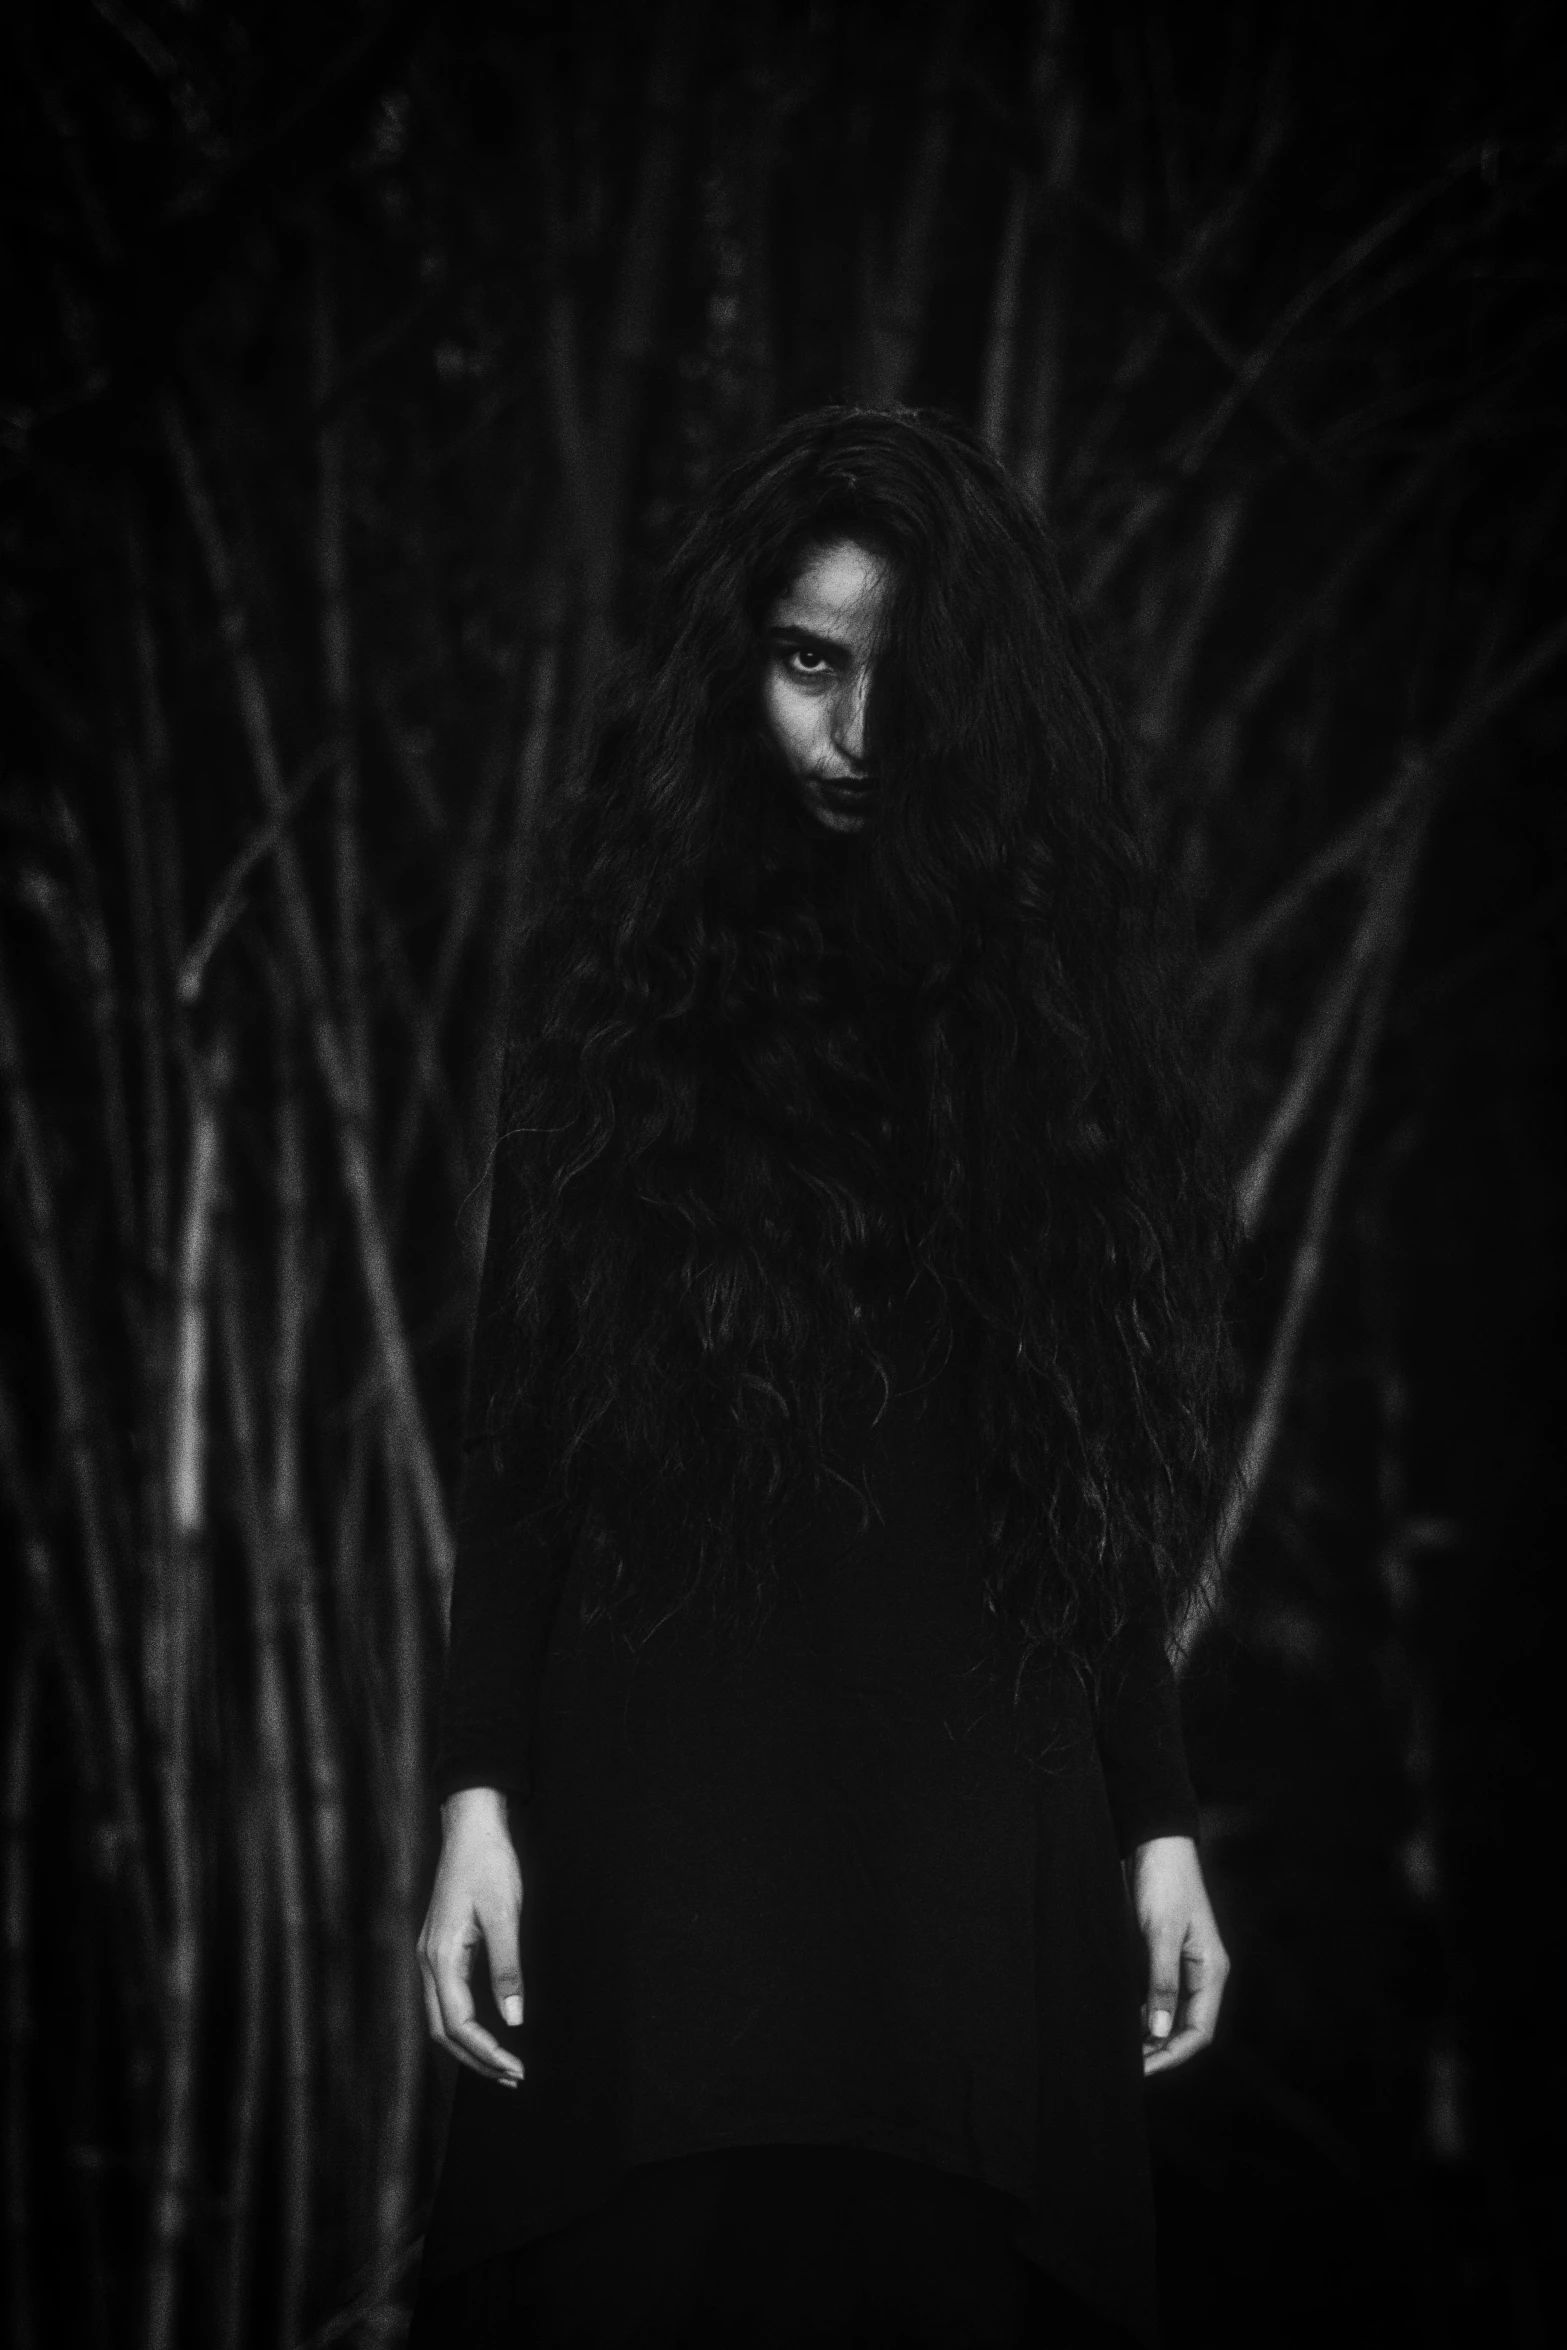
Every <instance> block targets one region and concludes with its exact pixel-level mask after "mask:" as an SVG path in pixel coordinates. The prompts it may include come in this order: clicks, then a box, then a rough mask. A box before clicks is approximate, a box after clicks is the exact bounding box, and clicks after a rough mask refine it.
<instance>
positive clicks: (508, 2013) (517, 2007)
mask: <svg viewBox="0 0 1567 2350" xmlns="http://www.w3.org/2000/svg"><path fill="white" fill-rule="evenodd" d="M501 2013H502V2015H503V2016H504V2017H505V2018H506V2021H507V2022H508V2023H509V2024H520V2023H521V2021H522V2001H521V2000H520V1999H519V1998H518V1997H517V1994H516V1992H515V1991H514V1992H513V1993H512V1995H511V1997H510V1998H509V1999H503V2000H502V2001H501Z"/></svg>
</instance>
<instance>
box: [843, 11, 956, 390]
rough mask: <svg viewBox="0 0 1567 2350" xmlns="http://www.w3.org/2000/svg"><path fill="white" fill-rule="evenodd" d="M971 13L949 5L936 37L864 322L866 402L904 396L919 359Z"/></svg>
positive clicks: (862, 375) (940, 17) (862, 381)
mask: <svg viewBox="0 0 1567 2350" xmlns="http://www.w3.org/2000/svg"><path fill="white" fill-rule="evenodd" d="M967 14H968V10H967V6H966V4H965V0H945V4H944V5H943V6H942V8H941V9H940V11H939V13H938V15H937V21H936V24H935V28H934V31H933V33H932V36H931V43H930V51H929V55H928V57H927V60H926V67H925V76H924V88H923V93H922V99H921V107H920V118H919V124H918V127H917V129H916V132H915V137H914V153H913V156H912V158H911V161H910V164H909V173H908V178H907V180H906V182H905V184H904V191H903V203H902V206H901V208H900V212H899V216H898V227H897V234H896V237H895V239H894V244H893V252H892V259H891V263H890V265H889V267H888V269H887V271H886V273H885V275H884V276H882V277H881V278H880V280H879V282H878V283H877V285H876V287H875V290H874V293H873V297H872V301H871V305H870V309H869V312H868V315H867V316H866V319H865V323H864V334H863V344H864V356H863V358H862V360H861V364H860V389H861V395H862V397H863V398H864V399H866V400H868V401H872V402H877V403H881V402H887V401H892V400H899V399H901V398H902V397H903V394H904V391H905V390H906V388H907V385H908V381H909V378H910V376H911V375H912V373H913V371H914V365H915V361H916V359H917V358H918V356H919V345H920V338H921V336H922V334H923V333H924V329H925V312H926V306H927V303H928V301H929V297H930V280H931V270H932V259H933V248H934V245H935V237H936V221H937V216H938V214H939V211H940V207H941V192H942V188H943V186H944V184H945V181H946V176H947V157H948V153H949V151H950V149H951V145H952V96H953V89H954V85H955V83H956V80H957V69H958V58H959V55H960V52H961V49H962V43H963V31H964V22H965V18H966V16H967Z"/></svg>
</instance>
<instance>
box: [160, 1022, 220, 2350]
mask: <svg viewBox="0 0 1567 2350" xmlns="http://www.w3.org/2000/svg"><path fill="white" fill-rule="evenodd" d="M227 1076H228V1068H227V1054H226V1048H225V1047H224V1046H222V1045H219V1046H218V1047H217V1048H215V1050H214V1051H213V1052H212V1053H211V1054H210V1055H209V1056H208V1057H207V1059H206V1060H205V1061H204V1062H198V1063H197V1065H196V1067H195V1070H194V1077H195V1089H194V1098H193V1100H192V1102H191V1136H190V1155H189V1162H188V1167H187V1173H186V1183H185V1212H184V1219H183V1225H182V1230H181V1236H180V1250H179V1261H178V1269H177V1276H176V1291H175V1327H174V1362H173V1373H174V1376H173V1381H172V1386H171V1391H170V1397H169V1431H168V1463H169V1534H170V1546H169V1591H168V1594H167V1601H166V1607H167V1615H166V1620H167V1625H168V1649H169V1691H168V1697H169V1703H168V1712H167V1715H166V1717H165V1719H164V1722H163V1724H162V1726H161V1727H162V1738H161V1742H160V1743H161V1754H160V1758H159V1761H160V1769H159V1779H160V1783H161V1794H162V1808H163V1837H164V1860H165V1868H166V1871H167V1879H168V1911H169V1920H168V1936H167V1942H166V1945H165V1952H164V1970H163V2004H164V2035H165V2039H164V2059H163V2118H162V2130H161V2135H160V2143H159V2147H158V2155H157V2163H156V2169H155V2173H154V2181H153V2192H152V2217H151V2226H150V2243H149V2249H148V2262H147V2313H146V2337H145V2338H146V2342H147V2350H171V2346H172V2344H173V2343H174V2341H175V2333H176V2310H177V2297H178V2288H179V2260H180V2253H181V2249H182V2247H183V2245H184V2241H185V2233H186V2229H187V2227H188V2225H189V2218H190V2201H191V2192H192V2177H193V2172H194V2167H195V2129H196V2115H195V2100H196V2033H197V2009H198V2001H199V1998H200V1993H201V1956H202V1937H201V1915H200V1908H201V1880H200V1863H199V1856H198V1825H197V1817H196V1802H195V1796H194V1791H193V1788H192V1784H191V1767H190V1752H191V1730H192V1717H193V1713H194V1706H195V1688H194V1682H195V1675H196V1654H195V1640H194V1628H195V1621H196V1589H195V1587H196V1582H197V1579H198V1577H199V1576H200V1574H201V1571H202V1566H203V1562H204V1553H205V1547H206V1532H207V1508H206V1489H207V1480H206V1455H207V1418H208V1384H209V1383H208V1376H207V1293H208V1286H209V1279H210V1272H211V1263H212V1231H213V1224H214V1220H215V1218H216V1214H217V1204H218V1190H219V1183H220V1164H221V1128H220V1123H219V1106H220V1102H221V1098H222V1091H223V1087H224V1085H225V1083H226V1081H227Z"/></svg>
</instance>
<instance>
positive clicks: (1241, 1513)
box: [1170, 926, 1400, 1673]
mask: <svg viewBox="0 0 1567 2350" xmlns="http://www.w3.org/2000/svg"><path fill="white" fill-rule="evenodd" d="M1399 943H1400V941H1399V934H1398V930H1397V928H1396V926H1395V927H1393V928H1391V929H1389V930H1388V931H1387V932H1385V933H1384V936H1383V942H1382V959H1381V961H1380V964H1379V966H1378V968H1377V971H1376V974H1375V976H1374V978H1373V979H1372V981H1371V983H1370V985H1369V986H1368V988H1367V990H1366V995H1365V1000H1364V1002H1363V1003H1362V1005H1361V1011H1360V1018H1359V1020H1358V1022H1357V1023H1356V1028H1355V1040H1354V1044H1353V1046H1352V1048H1351V1050H1350V1054H1349V1058H1348V1061H1347V1062H1346V1064H1345V1069H1344V1075H1343V1078H1342V1080H1341V1082H1340V1085H1339V1092H1338V1099H1337V1101H1336V1102H1335V1104H1334V1109H1333V1116H1332V1119H1331V1121H1330V1123H1329V1126H1328V1132H1327V1137H1326V1140H1325V1141H1324V1143H1323V1147H1322V1156H1321V1158H1320V1159H1319V1161H1318V1163H1317V1172H1316V1177H1315V1180H1314V1181H1313V1184H1312V1188H1311V1197H1310V1200H1309V1202H1308V1205H1307V1209H1306V1216H1305V1221H1304V1223H1303V1225H1302V1227H1301V1232H1300V1238H1299V1240H1298V1242H1297V1244H1296V1249H1295V1256H1294V1262H1293V1263H1292V1265H1291V1267H1290V1277H1289V1286H1288V1289H1287V1290H1286V1293H1285V1299H1284V1307H1283V1311H1282V1312H1281V1313H1280V1315H1279V1319H1278V1321H1277V1323H1276V1325H1275V1327H1274V1333H1273V1344H1272V1347H1271V1350H1270V1352H1269V1356H1268V1363H1267V1368H1266V1370H1265V1372H1264V1373H1263V1378H1262V1384H1261V1387H1260V1389H1259V1390H1258V1393H1257V1396H1256V1399H1255V1401H1254V1403H1253V1406H1252V1414H1251V1420H1250V1423H1249V1425H1248V1427H1247V1430H1246V1438H1245V1442H1244V1445H1243V1446H1242V1449H1241V1457H1240V1460H1239V1462H1238V1464H1237V1466H1236V1470H1235V1474H1234V1476H1233V1477H1232V1479H1231V1482H1230V1489H1229V1493H1228V1495H1227V1496H1226V1499H1225V1504H1224V1509H1223V1511H1222V1513H1221V1515H1220V1519H1219V1524H1218V1527H1217V1530H1216V1532H1215V1535H1214V1539H1213V1544H1212V1548H1211V1549H1210V1552H1209V1555H1208V1561H1207V1566H1206V1569H1205V1572H1204V1575H1203V1579H1202V1582H1201V1584H1200V1586H1199V1587H1198V1589H1197V1591H1196V1592H1195V1593H1194V1594H1193V1595H1192V1598H1191V1599H1190V1601H1189V1602H1188V1604H1187V1606H1186V1608H1185V1610H1184V1612H1183V1614H1182V1616H1181V1618H1180V1621H1179V1622H1178V1623H1177V1625H1176V1627H1175V1630H1174V1632H1173V1634H1172V1637H1171V1642H1170V1654H1171V1658H1172V1661H1173V1663H1174V1665H1175V1669H1176V1671H1177V1672H1178V1673H1179V1672H1184V1671H1185V1670H1186V1668H1187V1666H1188V1665H1189V1664H1190V1662H1191V1659H1192V1656H1193V1654H1194V1652H1195V1650H1196V1647H1197V1645H1198V1642H1199V1641H1200V1639H1201V1637H1202V1634H1203V1632H1204V1631H1205V1630H1206V1629H1207V1628H1208V1627H1209V1626H1210V1625H1211V1624H1212V1623H1213V1622H1214V1620H1215V1619H1216V1617H1217V1615H1218V1611H1219V1608H1220V1605H1221V1603H1222V1600H1223V1596H1224V1586H1225V1579H1226V1576H1227V1573H1228V1570H1229V1567H1230V1563H1231V1561H1232V1559H1233V1558H1234V1555H1235V1552H1236V1549H1237V1546H1238V1545H1239V1542H1240V1538H1241V1535H1242V1534H1243V1533H1244V1532H1245V1529H1246V1526H1247V1523H1248V1521H1249V1519H1250V1516H1251V1512H1252V1509H1253V1507H1254V1505H1255V1502H1256V1499H1257V1495H1258V1493H1259V1492H1260V1491H1261V1488H1262V1484H1263V1480H1264V1478H1265V1477H1266V1475H1267V1471H1268V1465H1269V1463H1270V1462H1271V1460H1272V1458H1273V1454H1274V1450H1275V1448H1276V1446H1277V1444H1278V1439H1279V1434H1280V1431H1281V1429H1282V1427H1283V1425H1284V1407H1285V1403H1286V1400H1287V1398H1288V1394H1289V1387H1290V1381H1291V1378H1292V1376H1293V1374H1294V1369H1295V1362H1296V1358H1297V1356H1298V1354H1299V1351H1300V1342H1301V1336H1302V1333H1303V1331H1304V1329H1305V1326H1306V1321H1307V1318H1308V1316H1309V1314H1310V1312H1311V1308H1312V1305H1313V1304H1314V1302H1315V1299H1316V1295H1317V1290H1318V1287H1319V1286H1320V1283H1321V1279H1322V1272H1323V1267H1324V1265H1325V1263H1326V1259H1327V1245H1328V1236H1329V1232H1330V1230H1331V1227H1332V1222H1333V1214H1334V1210H1335V1208H1336V1206H1337V1203H1338V1196H1339V1192H1340V1190H1341V1188H1342V1185H1343V1180H1344V1175H1345V1171H1346V1169H1347V1167H1348V1165H1349V1157H1350V1152H1351V1150H1352V1148H1353V1146H1354V1141H1355V1136H1356V1134H1357V1132H1358V1131H1359V1127H1360V1120H1361V1116H1362V1113H1363V1112H1364V1109H1365V1105H1366V1097H1367V1094H1368V1091H1369V1088H1370V1082H1371V1073H1372V1069H1373V1066H1374V1064H1375V1060H1376V1053H1377V1047H1378V1045H1379V1044H1380V1042H1381V1038H1382V1029H1383V1024H1384V1021H1385V1019H1386V1014H1387V1006H1388V999H1389V996H1390V993H1391V989H1392V982H1393V976H1394V972H1395V970H1396V968H1397V955H1398V947H1399Z"/></svg>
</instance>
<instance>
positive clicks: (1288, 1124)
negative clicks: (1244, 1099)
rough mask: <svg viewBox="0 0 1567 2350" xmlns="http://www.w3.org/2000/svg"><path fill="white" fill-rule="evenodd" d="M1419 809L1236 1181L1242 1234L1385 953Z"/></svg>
mask: <svg viewBox="0 0 1567 2350" xmlns="http://www.w3.org/2000/svg"><path fill="white" fill-rule="evenodd" d="M1402 796H1403V798H1404V799H1405V801H1406V802H1407V801H1409V800H1410V799H1416V800H1417V801H1419V800H1423V801H1425V802H1426V803H1427V805H1428V804H1429V798H1430V783H1429V777H1428V773H1427V770H1426V769H1425V767H1424V766H1423V765H1422V764H1419V763H1413V764H1412V767H1411V771H1410V774H1409V777H1408V778H1407V779H1406V780H1405V781H1404V783H1403V785H1402ZM1425 812H1426V810H1425V809H1424V808H1417V813H1416V814H1415V816H1414V817H1413V819H1412V820H1411V823H1410V825H1409V827H1408V829H1407V831H1406V834H1405V838H1404V839H1403V840H1402V841H1401V842H1400V843H1399V844H1398V846H1397V847H1396V848H1394V849H1392V850H1391V851H1390V852H1389V853H1388V854H1387V856H1386V857H1385V859H1384V862H1383V867H1382V871H1381V873H1380V874H1379V875H1378V876H1377V878H1376V880H1375V881H1374V883H1373V884H1372V887H1371V888H1370V890H1369V891H1368V893H1367V898H1366V904H1365V909H1364V911H1363V913H1362V915H1361V918H1360V921H1359V922H1358V923H1357V925H1356V927H1355V932H1354V936H1353V937H1352V939H1351V940H1350V945H1349V951H1348V953H1347V954H1346V955H1345V957H1344V960H1343V962H1342V964H1341V965H1340V967H1339V969H1338V970H1337V971H1336V972H1335V973H1334V975H1333V978H1332V979H1331V980H1330V981H1329V983H1328V986H1327V987H1326V989H1325V990H1324V991H1323V994H1322V997H1321V999H1320V1001H1319V1003H1318V1006H1317V1009H1316V1011H1315V1013H1314V1014H1313V1016H1312V1018H1311V1019H1310V1020H1309V1021H1308V1023H1307V1025H1306V1028H1305V1030H1304V1032H1303V1034H1302V1036H1301V1038H1300V1042H1299V1044H1298V1046H1297V1048H1296V1053H1295V1059H1294V1062H1293V1064H1292V1066H1291V1069H1290V1074H1289V1079H1288V1082H1287V1083H1286V1085H1285V1087H1284V1090H1283V1092H1282V1094H1281V1095H1280V1097H1279V1100H1278V1102H1277V1104H1276V1105H1275V1107H1274V1111H1273V1115H1272V1117H1271V1118H1270V1119H1269V1120H1268V1124H1267V1127H1266V1129H1265V1130H1264V1133H1263V1136H1262V1139H1261V1141H1260V1142H1259V1143H1258V1145H1257V1147H1256V1149H1255V1150H1254V1151H1253V1153H1252V1155H1251V1158H1250V1159H1249V1161H1248V1162H1247V1165H1246V1168H1245V1171H1244V1172H1243V1174H1242V1176H1241V1178H1240V1181H1239V1183H1238V1184H1237V1186H1236V1214H1237V1217H1238V1220H1239V1223H1240V1228H1241V1231H1242V1233H1243V1234H1244V1235H1245V1236H1246V1237H1247V1238H1250V1236H1251V1235H1252V1234H1253V1233H1255V1232H1256V1230H1257V1227H1258V1225H1259V1224H1260V1223H1261V1221H1262V1214H1263V1210H1264V1208H1265V1207H1266V1205H1267V1200H1268V1195H1269V1193H1270V1191H1271V1190H1272V1188H1273V1181H1274V1177H1275V1176H1276V1175H1277V1173H1278V1169H1279V1163H1280V1161H1281V1160H1282V1158H1283V1156H1284V1153H1285V1152H1286V1150H1288V1148H1289V1146H1290V1143H1291V1142H1292V1141H1293V1140H1294V1138H1295V1136H1296V1135H1297V1134H1298V1133H1299V1131H1300V1129H1301V1127H1302V1126H1303V1125H1304V1123H1305V1121H1306V1119H1307V1118H1308V1117H1309V1115H1310V1113H1311V1108H1312V1104H1313V1103H1314V1102H1315V1100H1316V1098H1317V1096H1318V1094H1319V1092H1320V1091H1321V1088H1322V1085H1323V1081H1324V1079H1325V1078H1326V1075H1327V1072H1328V1070H1329V1068H1330V1067H1331V1066H1332V1063H1333V1061H1334V1059H1335V1057H1336V1055H1337V1052H1338V1048H1339V1043H1340V1041H1341V1039H1342V1037H1343V1035H1344V1033H1345V1030H1346V1029H1347V1027H1348V1025H1349V1021H1350V1016H1351V1013H1352V1012H1353V1010H1354V1007H1355V1004H1356V1002H1357V1000H1358V999H1359V996H1360V993H1361V990H1362V986H1363V983H1364V980H1365V975H1366V972H1367V970H1368V969H1369V967H1370V965H1371V964H1372V962H1373V961H1374V960H1375V959H1376V958H1377V957H1378V956H1380V955H1382V954H1385V953H1386V951H1387V947H1388V942H1389V940H1390V938H1392V937H1393V936H1395V935H1396V933H1397V929H1398V926H1399V923H1400V922H1401V920H1402V909H1403V904H1404V900H1405V897H1406V895H1407V893H1408V889H1409V884H1410V879H1411V874H1412V870H1413V867H1412V859H1413V858H1414V856H1415V855H1416V854H1417V853H1418V845H1419V840H1420V837H1421V834H1422V833H1423V831H1424V816H1425Z"/></svg>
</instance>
